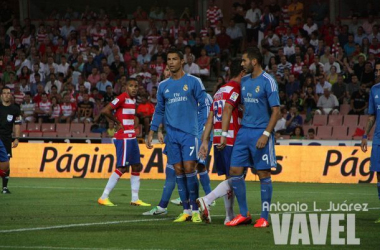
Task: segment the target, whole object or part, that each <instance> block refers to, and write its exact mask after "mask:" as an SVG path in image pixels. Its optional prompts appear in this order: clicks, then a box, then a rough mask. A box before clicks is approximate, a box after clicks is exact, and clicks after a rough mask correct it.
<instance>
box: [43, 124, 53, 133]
mask: <svg viewBox="0 0 380 250" xmlns="http://www.w3.org/2000/svg"><path fill="white" fill-rule="evenodd" d="M41 131H42V132H44V133H46V132H55V124H54V123H42V125H41Z"/></svg>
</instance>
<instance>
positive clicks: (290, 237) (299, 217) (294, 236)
mask: <svg viewBox="0 0 380 250" xmlns="http://www.w3.org/2000/svg"><path fill="white" fill-rule="evenodd" d="M293 205H294V206H293ZM292 207H294V208H295V209H294V210H293V211H292V209H289V208H292ZM346 207H347V208H348V209H345V208H346ZM266 208H267V209H269V210H272V212H273V210H275V211H276V212H278V211H281V212H285V213H283V214H282V216H280V214H278V213H271V214H270V216H271V221H272V229H273V237H274V243H275V245H288V244H290V245H326V244H331V245H360V238H357V237H356V235H355V220H356V218H355V214H354V213H330V212H332V211H334V212H335V211H344V212H346V211H351V212H352V211H368V209H367V204H347V203H342V204H333V203H332V202H330V208H329V209H328V210H323V211H326V213H320V212H321V211H322V209H317V208H316V203H315V202H314V209H313V210H308V206H307V204H304V203H301V204H299V203H297V204H285V203H284V204H279V203H277V204H271V205H270V208H269V206H267V207H265V205H264V207H263V209H266ZM289 211H290V213H289ZM309 211H315V212H319V213H302V212H309ZM287 212H288V213H287ZM293 212H296V213H293ZM291 225H292V227H291ZM309 225H310V227H309ZM290 229H291V230H290ZM328 233H330V240H331V242H327V236H328ZM310 236H311V237H310ZM310 239H311V240H310Z"/></svg>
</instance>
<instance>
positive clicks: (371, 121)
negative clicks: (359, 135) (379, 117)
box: [361, 115, 375, 152]
mask: <svg viewBox="0 0 380 250" xmlns="http://www.w3.org/2000/svg"><path fill="white" fill-rule="evenodd" d="M373 125H375V116H374V115H370V116H369V118H368V122H367V126H366V129H365V135H364V136H363V139H362V143H361V149H362V151H363V152H367V143H368V138H367V135H368V134H369V132H371V129H372V127H373Z"/></svg>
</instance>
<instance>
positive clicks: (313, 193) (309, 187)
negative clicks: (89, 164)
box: [0, 178, 380, 250]
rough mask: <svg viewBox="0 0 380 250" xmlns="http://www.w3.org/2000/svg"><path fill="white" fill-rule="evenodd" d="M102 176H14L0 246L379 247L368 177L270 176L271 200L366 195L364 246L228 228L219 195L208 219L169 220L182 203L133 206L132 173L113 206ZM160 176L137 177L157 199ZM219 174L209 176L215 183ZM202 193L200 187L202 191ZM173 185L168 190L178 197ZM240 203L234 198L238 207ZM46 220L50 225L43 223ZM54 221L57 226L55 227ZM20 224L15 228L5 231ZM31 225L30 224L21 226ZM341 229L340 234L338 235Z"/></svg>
mask: <svg viewBox="0 0 380 250" xmlns="http://www.w3.org/2000/svg"><path fill="white" fill-rule="evenodd" d="M106 182H107V180H105V179H103V180H96V179H24V178H12V179H11V180H10V183H9V189H10V190H11V191H12V194H10V195H0V209H1V213H0V249H62V250H64V249H67V250H84V249H218V250H221V249H351V248H352V249H354V248H355V249H358V248H359V249H379V246H380V224H375V223H374V221H375V220H376V219H377V218H379V217H380V202H379V200H378V198H377V190H376V186H375V185H373V184H372V185H371V184H305V183H276V182H274V184H273V189H274V191H273V201H275V202H277V201H279V202H282V203H285V202H287V203H295V202H302V203H307V204H308V205H309V207H312V203H313V202H314V201H315V202H317V204H318V207H319V208H322V209H326V208H328V204H329V202H330V201H333V202H340V203H341V202H344V201H346V202H347V203H368V207H369V208H371V209H370V210H369V211H368V212H354V213H355V214H356V237H359V238H361V246H331V245H330V240H329V234H328V240H327V244H328V245H327V246H302V245H299V246H294V245H288V246H276V245H275V244H274V239H273V232H272V227H269V228H265V229H255V228H253V226H252V225H251V226H240V227H236V228H227V227H225V226H224V225H223V221H224V214H225V212H224V205H223V200H222V199H219V200H217V205H216V206H215V207H214V208H212V215H215V216H213V223H212V224H208V225H207V224H204V223H202V224H195V223H190V222H186V223H173V222H172V219H173V218H174V217H176V216H177V215H178V214H179V213H180V212H181V207H177V206H174V205H169V207H168V209H169V210H168V211H169V212H168V215H166V216H160V217H149V216H142V215H141V214H142V213H143V212H145V211H148V210H149V208H143V207H133V206H130V205H129V202H130V196H131V194H130V184H129V180H124V179H123V180H120V181H119V183H118V185H117V186H116V188H115V190H114V191H113V193H112V194H111V197H110V198H111V200H112V201H113V202H114V203H116V204H117V205H118V206H117V207H103V206H100V205H98V204H97V199H98V197H99V196H100V195H101V193H102V191H103V188H104V186H105V184H106ZM163 183H164V181H163V180H142V181H141V190H140V198H141V199H142V200H144V201H145V202H149V203H152V205H157V204H158V202H159V200H160V197H161V193H162V186H163ZM217 184H218V182H212V187H215V186H216V185H217ZM200 194H201V195H203V190H201V191H200ZM177 197H178V192H177V190H175V191H174V192H173V195H172V198H177ZM247 199H248V204H249V210H250V212H251V213H252V214H253V218H254V219H257V218H259V211H260V184H259V183H258V182H247ZM237 211H238V207H237V202H235V212H237ZM46 227H47V228H49V229H46ZM54 227H55V228H54ZM13 229H17V230H18V231H10V230H13ZM25 229H30V230H25ZM343 235H345V234H341V237H343Z"/></svg>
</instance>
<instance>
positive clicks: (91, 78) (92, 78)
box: [87, 67, 100, 88]
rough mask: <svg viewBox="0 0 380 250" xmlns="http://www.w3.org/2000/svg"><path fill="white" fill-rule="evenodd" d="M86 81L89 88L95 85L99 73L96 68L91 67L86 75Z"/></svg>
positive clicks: (98, 79)
mask: <svg viewBox="0 0 380 250" xmlns="http://www.w3.org/2000/svg"><path fill="white" fill-rule="evenodd" d="M87 81H88V82H89V83H90V84H91V88H92V87H95V86H96V84H97V83H98V82H99V81H100V74H99V73H98V68H95V67H94V68H92V70H91V75H89V76H88V77H87Z"/></svg>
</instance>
